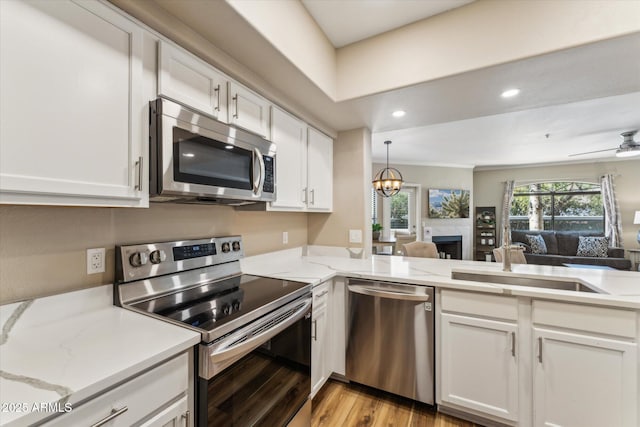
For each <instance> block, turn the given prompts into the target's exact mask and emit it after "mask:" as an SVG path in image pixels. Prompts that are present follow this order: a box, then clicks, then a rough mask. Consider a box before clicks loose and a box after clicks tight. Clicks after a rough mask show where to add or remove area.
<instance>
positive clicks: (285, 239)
mask: <svg viewBox="0 0 640 427" xmlns="http://www.w3.org/2000/svg"><path fill="white" fill-rule="evenodd" d="M287 243H289V232H288V231H283V232H282V244H283V245H286V244H287Z"/></svg>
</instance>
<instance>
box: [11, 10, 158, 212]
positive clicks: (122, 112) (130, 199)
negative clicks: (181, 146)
mask: <svg viewBox="0 0 640 427" xmlns="http://www.w3.org/2000/svg"><path fill="white" fill-rule="evenodd" d="M0 19H1V24H0V31H1V34H0V45H1V47H0V49H1V51H2V61H0V92H1V93H2V97H1V100H0V103H1V105H0V121H1V122H2V126H1V127H0V140H1V141H2V145H1V147H0V171H1V172H0V201H1V202H3V203H19V204H58V205H87V206H144V205H148V198H147V196H146V195H145V194H144V193H143V188H142V187H145V186H146V183H145V181H147V180H145V179H143V178H144V174H143V172H142V169H143V168H142V165H143V163H144V162H145V161H144V159H143V156H145V152H146V151H147V150H146V148H144V147H146V145H145V138H143V131H142V123H143V120H144V118H146V117H147V115H148V107H147V105H146V102H145V101H143V99H142V96H141V91H142V87H143V84H142V71H143V66H142V42H143V30H142V29H141V28H140V27H138V26H136V25H135V24H134V23H133V22H132V21H130V20H128V19H126V18H125V17H123V16H121V15H120V14H118V13H117V12H116V11H115V10H113V9H112V8H110V7H108V6H106V5H104V4H102V3H100V2H97V1H83V2H77V3H76V2H72V1H48V0H39V1H38V0H34V1H0Z"/></svg>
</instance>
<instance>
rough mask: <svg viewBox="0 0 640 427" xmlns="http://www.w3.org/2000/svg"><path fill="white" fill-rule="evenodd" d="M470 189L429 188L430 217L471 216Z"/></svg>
mask: <svg viewBox="0 0 640 427" xmlns="http://www.w3.org/2000/svg"><path fill="white" fill-rule="evenodd" d="M469 196H470V193H469V190H442V189H438V188H430V189H429V197H428V200H429V205H428V206H427V212H429V217H430V218H469Z"/></svg>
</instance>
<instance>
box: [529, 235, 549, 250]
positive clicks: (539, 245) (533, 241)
mask: <svg viewBox="0 0 640 427" xmlns="http://www.w3.org/2000/svg"><path fill="white" fill-rule="evenodd" d="M525 236H526V237H527V240H528V241H529V246H531V253H532V254H539V255H545V254H546V253H547V245H546V244H545V243H544V239H543V238H542V236H541V235H539V234H526V235H525Z"/></svg>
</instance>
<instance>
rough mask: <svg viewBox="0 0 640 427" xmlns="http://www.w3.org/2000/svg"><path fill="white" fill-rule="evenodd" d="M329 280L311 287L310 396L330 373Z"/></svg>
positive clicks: (320, 386)
mask: <svg viewBox="0 0 640 427" xmlns="http://www.w3.org/2000/svg"><path fill="white" fill-rule="evenodd" d="M330 285H331V283H330V282H324V283H321V284H320V285H318V286H316V287H315V288H313V310H312V313H311V397H313V396H315V395H316V393H317V392H318V390H320V388H322V386H323V385H324V383H325V382H326V381H327V379H328V378H329V375H331V368H330V366H329V363H328V359H329V355H330V350H329V340H328V335H327V330H328V328H327V327H328V323H327V319H328V304H327V302H328V300H329V292H330Z"/></svg>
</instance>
